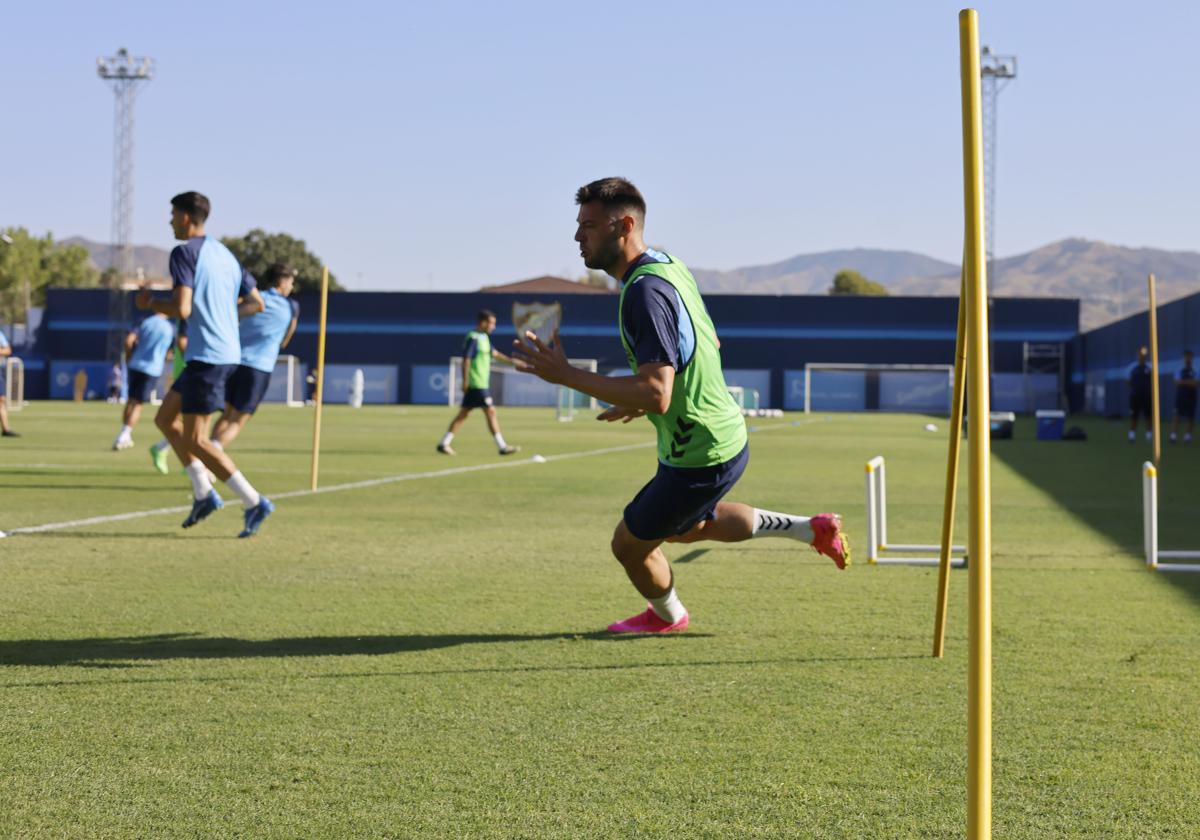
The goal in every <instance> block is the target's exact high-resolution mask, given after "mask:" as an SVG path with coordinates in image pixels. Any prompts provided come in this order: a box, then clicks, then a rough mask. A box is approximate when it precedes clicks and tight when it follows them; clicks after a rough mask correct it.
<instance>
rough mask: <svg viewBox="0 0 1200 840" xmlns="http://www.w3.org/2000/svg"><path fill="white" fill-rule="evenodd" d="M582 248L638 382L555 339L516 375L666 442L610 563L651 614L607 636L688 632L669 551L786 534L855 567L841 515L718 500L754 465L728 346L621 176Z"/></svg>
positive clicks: (535, 345) (582, 219)
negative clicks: (561, 389) (658, 244)
mask: <svg viewBox="0 0 1200 840" xmlns="http://www.w3.org/2000/svg"><path fill="white" fill-rule="evenodd" d="M575 203H576V204H578V205H579V216H578V219H577V221H578V224H579V227H578V229H577V230H576V232H575V241H576V242H578V243H579V251H580V255H581V256H582V257H583V261H584V264H585V265H586V266H587V267H588V268H592V269H599V270H601V271H605V272H607V273H608V274H609V275H611V276H612V277H615V278H617V279H618V280H620V281H621V298H620V302H619V304H618V310H617V327H618V333H619V335H620V338H621V345H622V346H623V347H624V349H625V355H626V358H627V359H628V360H629V366H630V368H631V369H632V370H633V375H632V376H620V377H608V376H601V375H599V374H596V373H591V372H589V371H584V370H579V369H578V368H575V367H572V366H571V365H570V363H569V362H568V361H567V355H566V352H565V351H564V350H563V347H562V342H561V341H559V339H558V335H557V334H556V335H555V336H554V338H553V341H552V343H551V345H550V346H547V345H546V344H545V343H544V342H543V341H542V340H541V339H539V338H538V337H537V336H536V335H534V334H533V333H526V334H525V336H524V338H525V341H524V342H522V341H521V340H520V339H518V340H517V341H515V342H513V348H514V349H513V356H514V359H515V363H516V365H517V368H518V369H519V370H523V371H526V372H528V373H532V374H534V375H536V376H538V377H540V378H541V379H544V380H545V381H547V382H550V383H553V384H559V385H566V386H567V387H568V388H572V389H574V390H576V391H581V392H583V393H585V394H588V395H589V396H592V397H595V398H596V399H598V400H603V401H604V402H607V403H611V404H612V408H610V409H608V410H607V411H604V412H603V413H601V414H600V415H599V417H598V418H597V419H598V420H606V421H608V422H610V423H611V422H614V421H616V420H622V421H624V422H626V423H628V422H629V421H631V420H633V419H635V418H638V417H644V416H648V417H649V418H650V422H651V423H652V424H653V425H654V428H655V432H656V435H657V438H658V471H657V473H656V475H655V476H654V478H653V479H652V480H651V481H650V482H649V483H648V484H647V485H646V486H645V487H643V488H642V490H641V491H640V492H639V493H638V494H637V496H635V497H634V499H633V501H632V502H630V503H629V504H628V505H627V506H626V507H625V513H624V516H623V517H622V519H621V521H620V522H619V523H618V524H617V527H616V531H615V532H614V533H613V538H612V552H613V555H614V556H615V557H616V558H617V560H618V561H620V563H621V565H622V566H624V568H625V573H626V574H627V575H628V576H629V580H630V581H631V582H632V583H633V585H634V587H635V588H636V589H637V591H638V592H639V593H640V594H641V595H642V596H643V597H644V598H645V599H646V600H647V601H648V602H649V603H648V604H647V605H646V607H647V608H646V610H645V611H644V612H641V613H638V614H637V615H634V616H632V617H630V618H627V619H625V620H623V621H618V622H614V623H613V624H610V625H609V626H608V629H609V630H610V631H612V632H614V633H667V632H671V631H675V630H684V629H686V628H687V626H688V622H689V616H688V612H687V609H685V608H684V606H683V603H682V602H681V601H680V600H679V596H678V594H677V593H676V592H675V579H674V574H673V572H672V571H671V565H670V563H668V562H667V558H666V556H665V555H664V554H663V552H662V550H661V549H660V546H661V545H662V544H663V543H664V542H681V543H690V542H697V541H699V540H716V541H718V542H741V541H742V540H748V539H752V538H755V537H774V536H778V537H790V538H792V539H797V540H801V541H803V542H804V543H807V544H809V545H811V546H812V547H813V548H814V549H816V550H817V551H818V552H820V553H821V554H824V555H826V556H828V557H830V558H831V559H832V560H833V561H834V563H836V564H837V566H838V568H845V567H846V565H847V564H848V563H849V562H850V546H849V543H848V542H847V540H846V538H845V536H844V535H843V534H842V533H841V517H840V516H838V515H837V514H834V513H820V514H817V515H816V516H812V517H807V516H797V515H794V514H790V513H777V512H774V511H769V510H760V509H759V508H754V507H751V506H749V505H745V504H739V503H737V502H726V501H722V499H723V498H724V496H725V494H726V493H728V492H729V490H730V489H731V488H732V487H733V485H734V484H735V483H736V482H737V480H738V478H740V477H741V475H742V473H743V471H744V470H745V468H746V464H747V463H748V462H749V459H750V453H749V447H748V446H747V443H746V424H745V421H744V420H743V419H742V415H741V411H740V409H739V408H738V407H737V404H736V403H735V402H734V401H733V398H732V397H731V396H730V394H729V389H728V388H727V387H726V384H725V375H724V373H723V372H722V370H721V353H720V346H721V345H720V342H719V341H718V340H717V333H716V329H715V328H714V327H713V322H712V319H711V318H710V317H709V315H708V310H707V309H706V308H705V306H704V300H703V299H702V298H701V296H700V292H699V290H698V289H697V288H696V281H695V280H694V279H693V278H692V275H691V272H689V271H688V270H687V267H686V266H685V265H684V264H683V263H681V262H680V261H679V260H677V259H675V258H674V257H672V256H670V255H668V254H664V253H661V252H659V251H655V250H653V249H651V248H647V247H646V244H645V241H644V239H643V228H644V225H645V219H646V202H645V199H643V198H642V195H641V193H640V192H638V190H637V188H636V187H635V186H634V185H633V184H631V183H630V182H629V181H627V180H625V179H624V178H604V179H602V180H599V181H593V182H592V183H590V184H588V185H587V186H585V187H581V188H580V189H579V191H578V192H577V193H576V194H575Z"/></svg>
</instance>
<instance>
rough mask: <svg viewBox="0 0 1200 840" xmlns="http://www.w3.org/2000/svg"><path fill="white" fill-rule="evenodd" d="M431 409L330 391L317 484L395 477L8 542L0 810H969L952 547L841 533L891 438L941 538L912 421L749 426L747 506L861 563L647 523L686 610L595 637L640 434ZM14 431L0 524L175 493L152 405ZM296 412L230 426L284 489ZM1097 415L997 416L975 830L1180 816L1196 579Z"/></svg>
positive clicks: (650, 464) (530, 416) (322, 817)
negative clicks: (940, 624) (500, 446)
mask: <svg viewBox="0 0 1200 840" xmlns="http://www.w3.org/2000/svg"><path fill="white" fill-rule="evenodd" d="M450 413H451V412H450V411H449V410H448V409H446V408H415V407H403V406H389V407H375V408H364V409H362V410H359V411H354V410H351V409H349V408H346V407H341V406H332V407H329V408H328V409H327V410H326V415H325V423H324V426H325V428H324V448H323V451H322V456H321V482H322V485H323V486H326V487H329V486H333V485H339V484H346V483H351V482H357V481H363V480H366V479H372V478H385V477H390V476H402V475H409V476H413V477H411V478H409V479H408V480H403V481H395V482H391V483H381V484H378V485H374V486H367V487H362V488H359V489H346V490H343V491H339V492H332V493H324V494H320V495H315V496H310V495H302V496H295V497H292V498H282V499H280V500H279V502H278V505H279V509H278V512H277V513H276V514H275V515H274V516H273V517H271V519H269V520H268V521H267V523H266V525H265V526H264V528H263V531H262V532H261V534H260V535H259V536H258V537H256V538H255V539H253V540H249V541H246V540H237V539H234V536H235V534H236V533H237V531H238V530H239V528H240V525H241V517H240V513H239V508H240V505H238V504H237V503H236V500H233V501H230V494H229V493H228V492H225V493H224V495H225V496H226V500H227V502H230V504H229V506H228V507H227V508H226V509H225V510H224V511H222V512H220V513H218V514H216V515H214V516H213V517H212V518H211V519H210V520H208V521H206V522H204V523H202V524H201V525H200V526H198V527H196V528H194V529H192V530H190V531H186V532H185V531H182V530H181V529H180V527H179V523H180V521H181V520H182V519H183V514H182V513H169V514H157V515H151V516H145V517H140V518H131V519H124V520H116V521H101V522H93V523H91V524H81V525H77V526H75V527H72V528H64V529H60V530H53V531H46V532H44V533H38V534H15V535H12V536H10V537H9V538H8V539H5V540H2V541H0V563H2V564H3V565H2V568H3V586H2V587H0V836H3V837H56V838H57V837H77V838H103V837H172V838H180V837H247V838H276V837H278V838H294V837H306V838H348V837H355V838H360V837H361V838H370V837H396V838H400V837H413V838H425V837H429V838H541V837H556V838H672V840H677V839H678V838H741V837H795V838H823V839H826V838H856V839H859V838H958V837H961V836H963V832H964V826H965V811H966V790H965V766H966V754H965V740H966V697H965V695H966V638H965V634H966V629H965V628H966V618H967V616H966V581H967V576H966V573H965V572H958V571H956V572H955V573H954V574H953V581H952V590H951V607H950V610H951V611H950V622H949V632H948V636H947V655H946V657H945V659H944V660H942V661H937V660H934V659H931V658H930V657H929V651H930V646H931V633H932V626H933V607H934V595H935V584H936V570H933V569H922V568H911V567H905V568H894V567H869V566H866V565H865V563H864V562H863V551H862V548H863V546H862V542H863V515H864V511H863V495H864V494H863V479H864V470H863V465H864V463H865V461H866V460H867V459H868V458H870V457H871V456H873V455H876V454H883V455H885V456H886V457H887V459H888V479H889V484H890V486H889V488H888V489H889V501H890V511H889V514H890V523H889V531H890V533H889V536H890V537H891V538H892V539H893V540H895V541H897V542H932V541H934V540H935V539H936V535H937V530H938V523H939V520H940V510H941V482H942V476H943V472H944V463H945V448H946V441H945V437H944V434H943V433H941V432H939V433H938V434H930V433H928V432H926V431H924V429H923V427H924V425H925V423H926V422H928V421H929V420H930V419H931V418H926V417H916V416H865V415H839V416H832V417H827V416H819V415H814V416H812V417H807V418H806V417H803V416H801V415H789V416H787V417H785V418H784V419H782V420H776V419H766V420H751V421H750V423H751V424H752V425H754V426H756V427H758V430H757V431H755V432H754V433H753V434H752V435H751V460H750V467H749V469H748V471H747V473H746V476H745V477H744V478H743V480H742V481H741V483H740V484H739V485H738V487H737V488H736V490H735V491H734V493H733V494H732V495H731V498H732V499H736V500H741V501H746V502H749V503H751V504H756V505H759V506H762V507H767V508H771V509H776V510H788V511H796V512H808V513H814V512H819V511H823V510H837V511H841V512H842V513H843V514H844V515H845V519H846V524H847V529H848V532H849V534H850V536H851V537H852V538H857V541H856V548H857V549H858V555H859V557H858V560H857V561H856V563H855V565H854V566H852V567H851V568H850V569H849V570H847V571H845V572H838V571H837V570H836V569H835V568H834V567H833V565H832V564H831V563H830V562H829V561H828V560H826V559H825V558H822V557H819V556H818V555H816V554H814V553H812V552H811V551H809V550H808V549H807V548H805V547H803V546H797V545H796V544H795V543H791V542H789V541H786V540H757V541H753V542H751V543H744V544H740V545H734V546H724V545H716V544H713V545H703V544H701V545H697V546H676V547H668V555H669V556H670V557H671V558H672V559H673V560H676V561H678V563H677V565H676V577H677V584H678V588H679V591H680V594H681V596H682V598H683V600H684V602H685V603H686V604H687V605H688V607H689V609H690V610H691V612H692V616H693V622H692V628H691V630H689V631H688V632H687V633H685V634H681V635H678V636H672V637H667V638H658V637H641V638H607V637H605V635H604V634H603V633H601V632H598V631H600V630H601V629H602V628H603V627H604V626H605V624H607V623H608V622H610V621H612V620H614V619H617V618H623V617H625V616H627V615H630V614H632V613H633V612H636V611H638V610H639V609H641V607H642V602H641V601H640V600H639V599H638V597H637V596H636V594H635V593H634V592H633V590H632V588H631V587H630V586H629V584H628V583H627V582H626V580H625V577H624V575H623V573H622V572H621V569H620V567H619V566H618V565H617V563H616V562H615V561H614V560H613V559H612V558H611V556H610V555H609V552H608V541H609V536H610V534H611V532H612V528H613V526H614V525H615V524H616V522H617V520H618V518H619V517H620V513H621V509H622V507H623V506H624V504H625V502H626V501H627V500H628V499H629V498H630V497H631V496H632V495H633V494H634V493H635V492H636V491H637V489H638V488H639V487H640V486H641V485H642V484H643V483H644V482H645V481H646V480H647V478H648V477H649V476H650V474H651V472H652V470H653V468H654V453H653V449H652V448H651V447H650V446H648V445H645V444H649V443H650V441H651V434H650V428H649V425H648V424H646V423H644V422H642V423H634V424H631V425H629V426H621V425H617V426H611V425H606V424H600V423H595V422H592V421H591V420H590V419H589V417H588V416H587V415H581V416H580V417H579V418H578V419H577V420H576V421H575V422H573V423H557V422H555V420H554V416H553V410H552V409H521V410H518V409H501V412H500V417H501V421H502V423H503V426H504V430H505V433H506V436H507V437H508V439H509V441H510V442H512V443H517V444H521V445H522V446H523V447H524V449H523V451H522V453H521V454H520V455H519V456H517V459H518V460H509V459H500V458H499V457H497V455H496V453H495V450H494V447H493V446H492V443H491V440H490V438H489V437H488V435H487V434H486V432H485V430H484V425H483V419H482V418H481V417H479V416H473V417H472V418H471V419H470V420H469V421H468V424H467V426H466V427H465V429H464V430H463V432H462V433H461V434H460V435H459V437H458V438H457V439H456V441H455V444H454V445H455V447H456V448H457V449H458V452H459V455H458V457H456V458H454V459H450V458H446V457H444V456H439V455H437V454H436V453H435V452H434V444H435V443H436V442H437V440H438V437H439V436H440V434H441V432H442V431H443V429H444V426H445V423H446V422H447V421H448V420H449V418H450ZM932 419H933V420H934V422H936V423H938V425H939V427H940V428H942V429H944V428H945V421H944V420H938V419H936V418H932ZM13 420H14V423H15V427H16V428H17V429H18V430H19V431H21V432H22V433H23V434H24V436H23V437H22V438H20V439H5V440H3V441H2V442H0V482H2V484H0V499H2V500H3V503H2V504H0V529H4V530H6V531H8V530H11V529H14V528H20V527H26V526H34V525H41V524H46V523H53V522H61V521H67V520H79V519H86V518H91V517H106V516H115V515H118V514H122V513H129V512H136V511H146V510H153V509H157V508H164V507H172V506H183V505H186V504H188V491H187V484H186V480H185V479H184V477H183V475H182V473H181V472H180V471H179V470H178V465H177V463H176V462H174V460H172V464H173V466H174V467H175V470H176V471H175V472H174V473H173V474H172V475H170V476H165V477H164V476H160V475H158V474H157V473H154V472H152V471H151V469H150V464H149V459H148V457H147V455H146V447H147V446H148V445H149V444H150V443H151V442H152V441H153V440H154V438H155V437H156V435H154V430H153V428H152V425H151V423H150V422H149V419H148V418H146V419H144V420H143V422H142V424H141V426H140V427H139V428H138V430H137V432H136V434H135V438H136V440H137V447H136V448H135V449H133V450H130V451H127V452H120V453H115V452H111V451H108V446H109V444H110V442H111V440H112V438H113V436H114V434H115V432H116V430H117V427H118V409H117V408H116V407H114V406H105V405H82V406H80V405H73V404H68V403H35V404H32V405H30V406H29V407H27V409H26V410H25V411H23V412H21V413H19V414H14V415H13ZM794 421H795V422H796V423H798V425H793V422H794ZM311 424H312V415H311V412H310V411H306V410H301V409H284V408H279V407H267V408H264V409H263V410H262V412H261V413H260V416H258V417H257V418H256V419H255V420H254V421H253V422H252V423H251V425H250V427H249V428H248V430H247V431H246V433H245V434H244V435H243V437H242V439H241V440H240V441H238V442H237V443H236V444H235V447H234V449H233V454H234V456H235V457H236V458H237V461H238V463H239V465H240V466H241V468H242V470H243V471H244V472H245V474H246V475H247V476H248V477H249V478H250V479H251V481H253V482H254V483H255V484H256V485H257V486H258V487H259V488H260V489H261V490H263V491H264V492H266V493H267V494H268V495H277V494H282V493H284V492H287V491H294V490H302V489H304V488H306V487H307V485H308V474H309V446H310V441H311V434H312V432H311V428H312V425H311ZM1086 428H1087V430H1088V432H1089V434H1090V436H1091V440H1090V441H1089V442H1087V443H1046V442H1038V441H1036V440H1034V439H1033V429H1032V421H1031V420H1029V419H1022V420H1020V421H1019V424H1018V436H1017V439H1015V440H1012V441H997V442H996V443H995V448H994V457H993V461H992V464H993V473H992V474H993V523H994V548H995V556H994V572H993V580H994V593H993V619H994V638H993V646H994V662H995V669H994V788H993V791H994V808H993V813H994V825H995V836H996V837H1003V838H1030V839H1031V840H1032V839H1033V838H1037V840H1045V838H1101V837H1102V838H1171V837H1180V838H1182V837H1189V836H1195V833H1194V832H1195V831H1196V826H1198V825H1200V764H1198V762H1197V755H1198V754H1200V753H1198V749H1197V747H1198V745H1200V735H1198V734H1197V733H1200V643H1198V641H1197V640H1200V586H1198V584H1200V581H1198V580H1197V578H1200V576H1167V575H1163V574H1150V573H1148V572H1147V571H1146V570H1145V568H1144V566H1143V565H1142V562H1141V559H1140V557H1139V550H1140V544H1141V523H1140V511H1141V501H1140V499H1141V483H1140V472H1139V465H1140V463H1141V461H1142V460H1144V459H1145V458H1146V457H1147V456H1148V451H1149V447H1148V445H1144V444H1142V443H1141V442H1139V443H1138V444H1137V445H1134V446H1131V445H1129V444H1127V443H1126V442H1125V440H1124V436H1125V433H1124V429H1123V427H1122V426H1121V425H1120V424H1117V423H1109V422H1105V421H1093V422H1090V423H1087V424H1086ZM610 448H615V449H616V450H617V451H613V452H609V453H608V454H586V453H593V452H595V451H596V450H601V449H610ZM534 454H541V455H544V456H546V457H547V458H548V459H549V460H548V462H547V463H544V464H535V463H531V462H530V461H529V460H528V457H527V456H532V455H534ZM568 454H575V455H578V456H579V457H571V458H561V459H555V458H553V457H552V456H555V455H568ZM485 465H492V466H493V467H494V468H488V469H480V470H478V471H470V470H466V471H457V472H451V473H448V474H442V475H425V474H427V473H431V472H436V471H440V470H446V469H448V468H451V467H453V468H470V467H476V466H485ZM1198 468H1200V448H1197V449H1186V448H1183V447H1176V448H1171V447H1168V448H1166V450H1165V457H1164V463H1163V468H1162V479H1161V486H1160V494H1161V499H1162V502H1161V519H1162V526H1161V529H1162V538H1161V542H1162V546H1163V547H1164V548H1173V547H1174V548H1200V533H1197V530H1196V528H1195V527H1194V523H1195V522H1196V521H1197V520H1196V509H1197V508H1196V505H1197V500H1198V494H1197V493H1196V490H1195V486H1196V485H1195V477H1196V476H1197V475H1198V474H1200V469H1198ZM964 473H965V465H964ZM963 486H965V474H964V477H963ZM964 498H965V496H960V499H964ZM965 525H966V517H965V514H964V515H960V517H959V525H958V529H957V534H956V536H957V538H958V539H964V540H965V537H966V534H965Z"/></svg>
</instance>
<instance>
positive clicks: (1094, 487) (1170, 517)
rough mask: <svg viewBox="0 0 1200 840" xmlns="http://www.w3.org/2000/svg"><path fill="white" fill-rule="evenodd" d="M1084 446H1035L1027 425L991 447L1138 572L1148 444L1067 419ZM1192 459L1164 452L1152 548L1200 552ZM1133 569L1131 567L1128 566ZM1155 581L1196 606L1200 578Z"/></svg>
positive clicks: (1098, 423) (1103, 425)
mask: <svg viewBox="0 0 1200 840" xmlns="http://www.w3.org/2000/svg"><path fill="white" fill-rule="evenodd" d="M1068 425H1072V426H1074V425H1079V426H1082V427H1083V428H1084V429H1085V430H1086V431H1087V434H1088V440H1087V441H1085V442H1071V441H1062V442H1058V441H1039V440H1037V439H1036V427H1035V425H1034V420H1033V418H1024V417H1022V418H1021V419H1020V420H1018V421H1017V430H1016V431H1017V434H1016V436H1015V437H1014V439H1013V440H1009V441H997V442H996V443H995V444H994V445H993V447H992V454H993V456H994V457H995V458H996V459H998V460H1000V461H1002V462H1003V463H1004V464H1005V465H1006V466H1008V467H1009V468H1010V469H1012V470H1013V471H1014V472H1015V473H1017V474H1018V475H1020V476H1021V477H1022V478H1024V479H1025V480H1026V481H1028V482H1029V483H1030V484H1033V485H1034V486H1036V487H1038V488H1039V489H1040V490H1042V491H1043V492H1045V493H1047V494H1048V495H1050V496H1052V497H1053V498H1054V500H1055V502H1056V503H1057V504H1058V506H1059V507H1060V508H1061V509H1062V510H1065V511H1066V512H1068V513H1069V514H1071V515H1072V516H1074V517H1075V518H1076V519H1078V520H1080V521H1081V522H1083V523H1084V524H1085V525H1087V526H1088V527H1089V528H1090V529H1092V530H1093V531H1095V532H1096V533H1098V534H1100V535H1101V536H1103V537H1106V538H1108V539H1109V540H1111V541H1112V542H1114V543H1116V544H1117V545H1119V546H1121V547H1122V548H1123V549H1125V550H1127V551H1128V552H1129V553H1130V554H1131V555H1132V557H1133V558H1137V559H1136V560H1134V559H1132V558H1131V561H1130V562H1131V566H1130V568H1137V567H1139V566H1141V565H1142V564H1144V555H1143V548H1142V472H1141V469H1142V463H1143V462H1145V461H1147V460H1149V459H1150V447H1149V444H1143V443H1142V442H1141V441H1140V440H1139V441H1138V442H1137V443H1136V444H1132V445H1131V444H1130V443H1128V442H1127V440H1126V438H1125V433H1126V429H1127V428H1128V425H1127V422H1122V423H1115V422H1112V421H1107V420H1101V419H1095V418H1074V417H1072V418H1071V419H1070V421H1069V423H1068ZM1198 467H1200V452H1197V453H1192V452H1190V451H1187V450H1178V449H1176V450H1172V449H1168V448H1166V447H1164V451H1163V459H1162V467H1161V469H1160V477H1159V514H1158V517H1159V548H1160V549H1172V548H1185V549H1197V550H1200V534H1197V533H1196V531H1195V528H1194V524H1193V523H1194V522H1195V515H1196V508H1197V507H1198V506H1200V504H1198V503H1200V496H1198V494H1197V492H1196V489H1195V476H1196V473H1197V468H1198ZM1134 564H1137V565H1134ZM1159 577H1160V578H1162V579H1163V580H1165V581H1167V582H1168V584H1169V585H1171V586H1175V587H1177V588H1179V589H1182V590H1183V591H1185V592H1187V593H1188V594H1190V595H1191V596H1192V597H1193V598H1194V599H1196V600H1197V602H1200V575H1195V574H1171V573H1160V574H1159Z"/></svg>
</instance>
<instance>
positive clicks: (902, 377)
mask: <svg viewBox="0 0 1200 840" xmlns="http://www.w3.org/2000/svg"><path fill="white" fill-rule="evenodd" d="M838 374H843V377H842V379H843V383H844V384H845V385H848V386H849V388H848V389H845V392H842V393H839V390H838V388H837V387H836V386H833V385H831V384H830V382H822V381H820V380H830V381H831V380H834V379H835V378H836V377H837V375H838ZM814 380H818V385H819V386H820V387H819V388H818V393H817V395H816V396H817V400H816V402H817V403H820V402H821V401H823V400H824V401H825V402H826V403H827V404H828V403H833V407H832V408H822V407H821V406H820V405H817V407H816V408H815V409H814V407H813V404H814V400H813V384H814ZM869 382H870V383H871V384H872V385H873V390H874V397H875V399H874V402H875V406H874V407H871V406H869V405H868V404H867V402H868V399H867V386H868V383H869ZM953 393H954V365H901V364H895V365H892V364H857V363H841V362H807V363H805V365H804V413H805V414H810V413H812V412H813V411H814V410H816V411H826V410H832V411H908V412H912V413H915V414H930V413H935V412H936V413H942V414H946V415H947V416H949V414H950V403H951V402H952V401H953V396H952V395H953ZM847 398H848V399H847ZM860 398H861V399H860ZM839 402H841V403H842V404H841V405H838V404H837V403H839Z"/></svg>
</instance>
